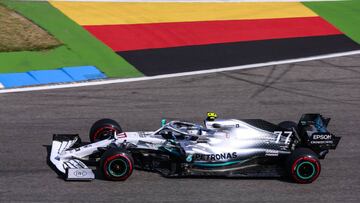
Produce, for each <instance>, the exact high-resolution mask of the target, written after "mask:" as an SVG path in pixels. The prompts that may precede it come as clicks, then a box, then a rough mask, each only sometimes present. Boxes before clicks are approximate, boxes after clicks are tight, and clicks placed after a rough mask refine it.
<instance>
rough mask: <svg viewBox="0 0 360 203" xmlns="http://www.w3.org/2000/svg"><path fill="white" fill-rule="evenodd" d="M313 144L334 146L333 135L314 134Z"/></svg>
mask: <svg viewBox="0 0 360 203" xmlns="http://www.w3.org/2000/svg"><path fill="white" fill-rule="evenodd" d="M310 143H311V144H332V143H333V137H332V135H331V134H313V135H312V140H311V141H310Z"/></svg>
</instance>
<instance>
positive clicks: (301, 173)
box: [286, 148, 321, 184]
mask: <svg viewBox="0 0 360 203" xmlns="http://www.w3.org/2000/svg"><path fill="white" fill-rule="evenodd" d="M286 169H287V172H288V175H289V177H290V178H291V179H292V180H293V181H294V182H296V183H305V184H306V183H312V182H314V181H315V180H316V179H317V178H318V177H319V175H320V172H321V165H320V161H319V159H318V158H317V155H316V154H315V152H313V151H312V150H311V149H308V148H297V149H295V151H294V152H293V153H292V154H290V155H289V157H288V160H287V164H286Z"/></svg>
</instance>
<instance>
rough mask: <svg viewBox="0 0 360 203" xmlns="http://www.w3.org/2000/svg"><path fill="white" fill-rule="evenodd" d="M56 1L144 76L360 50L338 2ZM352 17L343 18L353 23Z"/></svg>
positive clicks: (59, 8)
mask: <svg viewBox="0 0 360 203" xmlns="http://www.w3.org/2000/svg"><path fill="white" fill-rule="evenodd" d="M50 3H51V5H52V6H54V7H55V8H56V9H58V10H59V11H61V12H62V13H63V14H65V15H66V16H67V17H69V18H70V19H71V20H73V21H74V22H76V23H77V24H78V25H80V26H82V27H83V28H84V29H85V30H87V31H88V32H89V33H90V34H91V35H93V36H94V37H96V38H97V39H98V40H99V41H101V42H103V43H104V44H105V45H106V46H108V47H109V48H111V49H112V50H113V51H114V52H115V53H117V54H118V55H119V56H120V57H122V58H123V59H125V60H126V61H127V62H128V63H130V64H131V65H132V66H134V67H135V68H136V69H137V70H139V71H140V72H141V73H143V74H144V75H145V76H154V75H164V74H173V73H183V72H191V71H201V70H212V69H217V68H224V67H234V66H242V65H249V64H258V63H265V62H274V61H282V60H288V59H299V58H306V57H313V56H323V55H328V54H334V53H343V52H350V51H355V50H360V45H359V44H357V43H356V42H355V41H354V40H356V39H357V38H356V37H354V36H355V35H352V33H353V32H352V30H350V29H348V28H347V27H346V26H345V27H344V26H342V25H344V24H347V23H346V22H342V21H341V20H340V21H338V20H334V19H333V15H329V13H335V12H337V11H338V10H341V9H336V8H335V7H334V4H335V5H336V3H333V4H332V3H328V4H329V5H330V7H327V5H328V4H326V3H324V2H311V3H302V2H286V1H283V2H281V1H279V2H236V1H233V2H214V1H204V2H192V1H187V2H171V1H167V2H162V1H161V2H154V1H146V2H141V1H137V2H122V1H120V2H117V1H114V2H112V1H110V2H107V1H105V2H63V1H51V2H50ZM317 3H320V5H318V4H317ZM351 6H352V3H349V4H347V5H345V7H347V8H348V10H351V9H350V7H351ZM358 6H359V5H358ZM334 8H335V10H334ZM354 12H355V11H354ZM342 13H347V11H342ZM353 16H354V15H351V16H350V17H351V18H348V17H347V16H345V15H344V16H343V17H339V18H337V19H342V18H347V19H349V20H348V22H352V21H355V20H354V19H356V18H355V17H353ZM348 31H349V32H348ZM349 36H351V37H352V38H350V37H349Z"/></svg>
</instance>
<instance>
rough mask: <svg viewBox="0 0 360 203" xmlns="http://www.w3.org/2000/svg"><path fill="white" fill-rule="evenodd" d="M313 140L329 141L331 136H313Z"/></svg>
mask: <svg viewBox="0 0 360 203" xmlns="http://www.w3.org/2000/svg"><path fill="white" fill-rule="evenodd" d="M313 139H314V140H330V139H331V135H330V134H324V135H318V134H316V135H313Z"/></svg>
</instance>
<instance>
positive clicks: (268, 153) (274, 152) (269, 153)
mask: <svg viewBox="0 0 360 203" xmlns="http://www.w3.org/2000/svg"><path fill="white" fill-rule="evenodd" d="M265 156H279V151H277V150H271V149H268V150H266V151H265Z"/></svg>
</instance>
